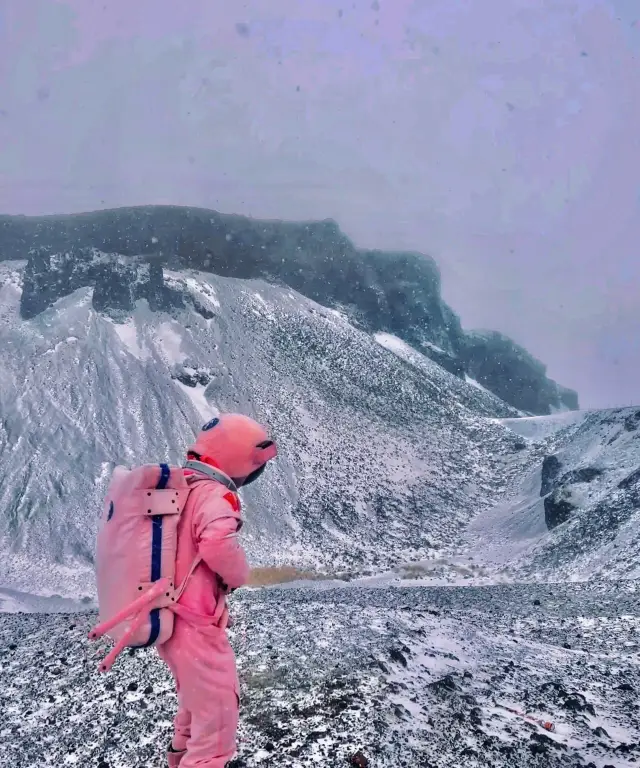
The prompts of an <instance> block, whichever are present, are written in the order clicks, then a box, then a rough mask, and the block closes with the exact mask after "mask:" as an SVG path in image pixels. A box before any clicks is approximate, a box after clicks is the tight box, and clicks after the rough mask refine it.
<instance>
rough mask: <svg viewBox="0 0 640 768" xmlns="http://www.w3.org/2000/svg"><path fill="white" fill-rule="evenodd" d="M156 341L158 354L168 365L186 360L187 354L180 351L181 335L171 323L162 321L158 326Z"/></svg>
mask: <svg viewBox="0 0 640 768" xmlns="http://www.w3.org/2000/svg"><path fill="white" fill-rule="evenodd" d="M156 341H157V342H158V348H159V351H160V354H161V355H162V357H164V359H165V360H166V361H167V362H168V363H169V365H180V364H182V363H183V362H184V361H185V360H186V357H187V356H186V355H185V354H184V353H183V352H182V351H181V347H182V336H181V335H180V334H179V333H178V332H177V331H176V330H175V328H174V327H173V326H172V324H171V323H162V324H161V325H160V326H159V327H158V330H157V332H156Z"/></svg>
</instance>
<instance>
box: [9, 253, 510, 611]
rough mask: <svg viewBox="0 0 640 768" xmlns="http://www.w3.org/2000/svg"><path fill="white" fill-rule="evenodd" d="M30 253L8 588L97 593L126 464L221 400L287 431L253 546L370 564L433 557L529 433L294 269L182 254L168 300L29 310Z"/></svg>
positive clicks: (258, 512)
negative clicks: (290, 283)
mask: <svg viewBox="0 0 640 768" xmlns="http://www.w3.org/2000/svg"><path fill="white" fill-rule="evenodd" d="M96 258H98V259H102V258H103V256H102V254H96ZM117 267H118V268H121V269H122V270H123V272H124V271H126V270H129V272H128V273H127V274H128V275H129V278H130V282H131V284H133V283H134V282H135V279H138V282H140V281H142V279H143V277H144V274H138V273H137V272H135V271H134V273H131V269H134V268H132V267H131V265H130V264H128V262H127V259H126V258H125V257H122V258H121V261H119V262H118V265H117ZM28 268H29V266H28V265H24V264H20V263H12V262H5V263H4V264H3V265H2V267H1V272H0V274H1V275H2V278H1V281H0V282H1V285H2V287H1V288H0V307H1V309H0V312H1V313H2V322H1V324H0V344H1V345H2V349H3V350H4V353H3V367H2V370H1V371H0V412H1V414H2V422H1V424H2V428H1V430H0V472H1V476H2V478H3V482H2V484H1V486H0V510H2V515H1V516H0V526H1V527H0V534H1V536H2V550H3V557H2V559H1V561H0V562H1V564H0V584H1V585H4V586H5V587H10V588H12V589H17V590H25V591H36V592H39V593H45V594H46V593H49V594H51V593H58V594H60V595H63V596H77V595H83V594H84V595H87V594H90V593H91V591H92V582H93V577H92V558H93V554H92V553H93V542H94V536H95V524H96V514H97V512H98V509H99V508H100V497H101V496H102V495H103V493H104V490H105V485H106V482H107V480H108V477H109V474H110V470H111V468H112V466H113V464H114V462H115V463H126V464H130V463H133V462H140V461H157V460H160V459H169V460H170V461H173V462H178V461H180V459H181V456H182V455H183V453H184V450H185V448H186V447H187V445H188V444H189V442H190V441H191V440H192V439H193V435H194V433H195V431H196V430H197V428H198V427H199V425H200V424H202V423H203V422H204V421H206V420H208V419H209V418H210V416H211V414H212V413H213V412H214V409H215V408H220V409H223V410H229V409H241V410H243V411H245V412H249V413H254V414H255V415H256V416H257V417H258V418H261V419H265V420H266V421H267V422H268V423H269V424H271V425H272V427H273V430H274V434H275V436H276V438H277V440H278V442H279V444H280V446H281V456H282V458H281V459H280V460H279V461H278V462H277V463H276V464H275V465H274V466H273V467H272V468H270V471H269V472H268V473H267V475H266V476H265V480H264V482H261V484H260V489H259V491H260V496H259V501H260V504H259V506H258V505H254V497H253V495H252V494H254V493H255V489H252V488H250V489H247V491H246V502H247V516H248V525H247V526H246V545H247V547H248V550H249V552H250V554H251V557H252V559H253V560H254V562H256V563H278V562H282V563H284V562H286V563H294V564H296V565H300V566H303V567H311V568H323V569H324V570H327V569H331V571H332V572H342V571H346V572H354V571H355V572H360V571H361V570H362V569H372V570H375V569H379V568H383V567H385V566H387V565H390V564H392V563H394V562H396V561H398V560H411V559H414V558H416V557H425V556H427V555H428V554H429V553H430V552H433V551H437V550H438V549H439V548H441V547H443V546H446V545H447V544H450V543H452V542H453V541H455V539H456V538H457V537H458V536H459V534H460V531H461V530H462V529H463V528H464V526H465V525H466V523H467V522H468V521H469V520H470V519H471V518H472V517H473V516H474V515H475V514H476V513H477V512H478V511H479V510H481V509H483V508H485V507H486V506H487V505H488V504H490V503H492V502H493V499H495V498H496V497H499V496H500V494H501V493H502V492H503V491H504V488H505V487H506V483H507V481H508V477H509V473H504V472H496V471H495V466H496V457H498V456H500V455H502V454H503V453H504V452H505V451H506V452H509V451H511V452H512V453H513V452H517V448H518V445H519V444H520V442H521V439H520V438H519V437H518V436H517V435H515V434H514V433H513V432H512V431H511V430H510V429H508V428H507V427H505V426H503V425H501V424H500V423H499V422H496V421H492V420H491V419H495V418H498V417H507V416H514V415H515V414H516V412H515V411H514V410H513V409H512V408H510V407H509V406H507V405H505V404H504V403H502V402H501V401H499V400H498V399H497V398H495V397H494V396H492V395H491V394H489V393H487V392H485V391H483V390H481V389H478V388H477V387H473V386H470V385H468V384H466V383H465V382H463V381H462V380H460V379H459V378H457V377H455V376H453V375H451V374H449V373H448V372H446V371H445V370H444V369H442V368H441V367H440V366H438V365H437V364H435V363H434V362H433V361H431V360H430V359H429V358H427V357H425V356H423V355H421V354H420V353H417V352H415V351H414V350H412V349H411V348H410V347H408V346H407V345H406V344H404V343H403V342H401V341H400V340H399V339H397V338H396V337H390V336H389V335H382V336H380V335H378V336H377V337H374V336H372V335H370V334H368V333H366V332H365V331H363V330H360V329H357V328H355V327H354V326H353V325H352V324H351V323H350V322H349V321H348V319H346V318H345V317H344V316H342V315H340V314H339V313H338V312H336V311H334V310H331V309H326V308H324V307H322V306H320V305H318V304H316V303H315V302H313V301H311V300H309V299H306V298H304V297H302V296H301V295H300V294H297V293H295V292H293V291H292V290H290V289H289V288H288V287H282V286H281V287H278V286H274V285H272V284H268V283H266V282H264V281H251V280H238V279H234V278H222V277H217V276H212V275H210V274H204V273H199V272H193V271H191V272H190V271H180V272H169V271H168V272H166V273H165V275H164V283H163V289H164V290H165V291H166V292H167V294H169V295H170V296H171V297H172V299H173V300H174V305H173V306H170V307H167V309H156V310H155V311H154V310H152V309H151V306H150V305H151V302H150V301H149V299H148V298H143V299H139V300H138V301H137V302H136V304H135V306H134V307H133V309H132V310H131V311H127V312H125V311H124V310H122V309H119V308H117V309H111V308H106V309H104V310H103V311H97V310H96V309H95V308H94V303H95V293H93V296H92V288H91V287H80V288H77V289H76V290H74V291H73V292H72V293H70V294H69V295H67V296H64V297H63V298H60V299H57V300H56V301H55V302H54V304H53V306H51V307H49V308H47V309H45V310H43V311H42V312H40V313H39V314H38V315H36V316H35V317H32V318H30V319H24V318H23V317H21V315H20V303H21V299H22V294H21V292H22V287H21V286H22V284H23V282H24V272H25V270H26V269H28ZM140 269H141V271H142V270H143V269H144V268H143V267H140ZM132 278H134V279H132ZM92 299H93V301H92ZM390 339H393V341H394V342H395V346H394V348H393V349H392V350H390V349H389V340H390ZM513 473H515V469H514V470H513V472H512V473H511V474H513Z"/></svg>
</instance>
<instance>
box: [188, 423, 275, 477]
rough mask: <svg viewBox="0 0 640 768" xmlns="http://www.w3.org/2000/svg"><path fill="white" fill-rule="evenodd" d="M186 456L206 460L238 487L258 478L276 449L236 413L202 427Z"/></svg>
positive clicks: (257, 426)
mask: <svg viewBox="0 0 640 768" xmlns="http://www.w3.org/2000/svg"><path fill="white" fill-rule="evenodd" d="M188 455H189V456H193V457H194V458H197V459H198V460H200V461H205V462H207V460H208V463H211V464H214V465H215V466H217V467H218V468H219V469H221V470H222V471H223V472H224V473H225V474H226V475H228V476H229V477H230V478H231V479H232V480H233V482H234V483H235V484H236V486H238V487H240V486H242V485H248V484H249V483H252V482H253V481H254V480H255V479H256V478H257V477H259V476H260V475H261V474H262V473H263V472H264V470H265V467H266V466H267V462H268V461H269V460H270V459H275V457H276V456H277V455H278V449H277V448H276V444H275V443H274V442H273V440H271V438H270V437H269V434H268V433H267V430H266V429H265V428H264V427H262V426H260V424H258V423H257V422H256V421H254V420H253V419H250V418H249V417H248V416H243V415H242V414H240V413H225V414H221V415H220V416H219V417H218V418H215V419H211V421H209V422H208V423H207V424H205V425H204V427H202V430H201V431H200V434H199V435H198V437H197V439H196V442H195V443H194V444H193V445H191V446H190V447H189V449H188Z"/></svg>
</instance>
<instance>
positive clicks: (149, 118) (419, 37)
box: [0, 0, 640, 407]
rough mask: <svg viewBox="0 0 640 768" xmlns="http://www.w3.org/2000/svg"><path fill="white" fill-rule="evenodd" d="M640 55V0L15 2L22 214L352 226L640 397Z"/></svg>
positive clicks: (7, 19) (12, 123)
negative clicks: (148, 210) (167, 209)
mask: <svg viewBox="0 0 640 768" xmlns="http://www.w3.org/2000/svg"><path fill="white" fill-rule="evenodd" d="M634 6H637V8H636V11H635V12H634V10H633V8H634ZM639 57H640V5H638V0H573V2H571V1H570V0H355V2H354V0H268V1H265V0H247V2H242V0H233V2H229V0H0V212H5V213H28V214H38V213H55V212H73V211H84V210H91V209H96V208H104V207H113V206H119V205H130V204H139V203H176V204H180V205H200V206H206V207H212V208H216V209H218V210H221V211H225V212H234V213H246V214H250V215H253V216H256V217H270V218H274V217H275V218H285V219H299V218H305V219H308V218H326V217H332V218H335V219H336V220H337V221H338V222H339V223H340V225H341V226H342V228H343V229H344V230H345V231H346V232H347V233H348V234H349V235H350V236H351V237H353V239H354V240H355V241H356V243H357V244H359V245H362V246H375V247H381V248H411V249H417V250H420V251H422V252H428V253H430V254H432V255H433V256H434V257H435V258H436V259H437V261H438V262H439V264H440V267H441V270H442V276H443V291H444V296H445V298H446V299H447V300H448V301H449V302H450V303H451V304H452V306H453V307H454V309H455V310H456V311H458V312H459V314H460V315H461V317H462V321H463V324H464V325H465V327H468V328H476V327H480V328H494V329H497V330H500V331H503V332H505V333H507V334H510V335H511V336H512V337H513V338H514V339H516V340H517V341H518V342H520V343H522V344H523V345H524V346H526V347H527V348H528V349H529V350H530V351H531V352H532V353H534V354H535V355H537V356H538V357H540V358H541V359H542V360H543V361H545V362H546V363H547V364H548V366H549V374H550V375H551V376H553V377H555V378H557V379H558V380H559V381H561V382H562V383H564V384H566V385H569V386H573V387H575V388H577V389H578V391H579V392H580V395H581V402H582V404H583V405H584V406H587V407H591V406H598V405H617V404H624V403H627V404H628V403H634V404H639V403H640V215H639V213H640V210H639V208H640V173H639V172H640V67H639V61H640V58H639Z"/></svg>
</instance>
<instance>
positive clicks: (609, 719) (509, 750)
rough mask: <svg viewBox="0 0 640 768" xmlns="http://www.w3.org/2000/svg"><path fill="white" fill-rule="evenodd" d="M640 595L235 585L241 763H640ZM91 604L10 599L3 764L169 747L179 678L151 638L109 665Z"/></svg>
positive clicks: (96, 763)
mask: <svg viewBox="0 0 640 768" xmlns="http://www.w3.org/2000/svg"><path fill="white" fill-rule="evenodd" d="M638 595H640V583H638V582H632V581H627V582H590V583H587V584H547V585H513V586H506V585H501V586H495V587H477V588H474V587H449V588H446V587H445V588H425V587H406V588H401V587H386V588H384V589H380V588H363V587H356V586H349V587H344V588H320V589H319V588H300V589H297V588H288V589H278V588H271V589H263V590H255V591H253V590H245V591H241V592H239V593H237V594H236V596H235V597H234V599H233V608H232V610H233V614H234V617H235V620H236V623H235V626H234V629H233V630H232V633H231V634H232V640H233V643H234V646H235V648H236V650H237V652H238V663H239V667H240V674H241V681H242V693H243V703H242V718H241V727H240V749H239V755H238V758H237V760H236V761H235V763H234V766H235V768H239V767H240V766H245V767H246V768H253V767H254V766H265V767H268V766H274V767H275V766H278V767H279V768H288V767H293V766H296V768H297V767H300V768H305V767H306V766H316V765H323V766H328V767H329V768H331V767H332V766H346V765H350V764H351V765H354V766H376V767H379V768H383V767H384V768H391V767H392V766H393V768H401V767H402V766H412V767H413V766H420V767H421V768H429V767H430V766H431V768H445V767H446V768H458V767H459V766H465V767H466V766H470V767H473V766H494V767H495V768H502V767H503V766H504V767H506V766H514V767H515V766H518V767H523V766H539V767H540V768H542V767H543V766H544V768H556V766H557V768H560V766H562V768H574V767H575V768H578V766H582V767H583V768H585V767H586V766H589V767H590V768H593V767H594V766H595V767H596V768H605V767H606V766H610V767H611V768H624V767H625V766H634V765H637V764H638V763H640V611H639V608H640V603H639V600H638ZM93 620H94V616H93V615H92V614H62V613H58V614H2V615H0V697H1V698H2V701H1V705H0V713H1V714H0V736H1V737H2V740H3V744H4V750H3V751H2V753H0V766H5V765H6V766H11V768H23V767H25V768H26V766H29V768H34V766H49V765H56V766H65V765H69V766H73V765H78V766H83V768H84V767H85V766H86V767H87V768H90V767H92V766H93V767H95V768H142V766H145V768H150V767H151V766H162V765H163V764H164V763H163V761H164V749H165V746H166V743H167V741H168V739H169V737H170V734H171V718H172V716H173V711H174V707H175V697H174V694H173V688H172V681H171V679H170V678H169V676H168V675H167V673H166V671H165V669H164V667H163V665H162V663H161V662H160V661H159V660H158V658H157V656H156V654H155V652H154V651H152V650H150V651H138V652H136V653H134V654H129V653H125V654H123V656H121V657H120V659H119V660H118V662H117V664H116V667H115V668H114V670H113V671H112V672H111V673H110V674H109V675H107V676H106V677H102V676H99V675H98V674H97V672H96V656H95V648H94V647H93V646H92V645H91V644H90V643H89V642H88V641H87V640H86V633H87V631H88V629H89V627H90V626H91V624H92V622H93ZM505 707H508V708H510V709H515V710H518V711H520V712H522V713H529V714H530V715H531V716H532V717H536V718H539V719H541V720H545V721H552V722H553V723H554V726H555V731H553V732H548V731H546V730H544V729H543V728H542V727H540V726H539V725H537V724H536V723H535V722H530V721H529V720H527V719H525V718H523V717H521V716H519V715H517V714H513V713H512V712H510V711H509V710H508V709H505Z"/></svg>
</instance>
